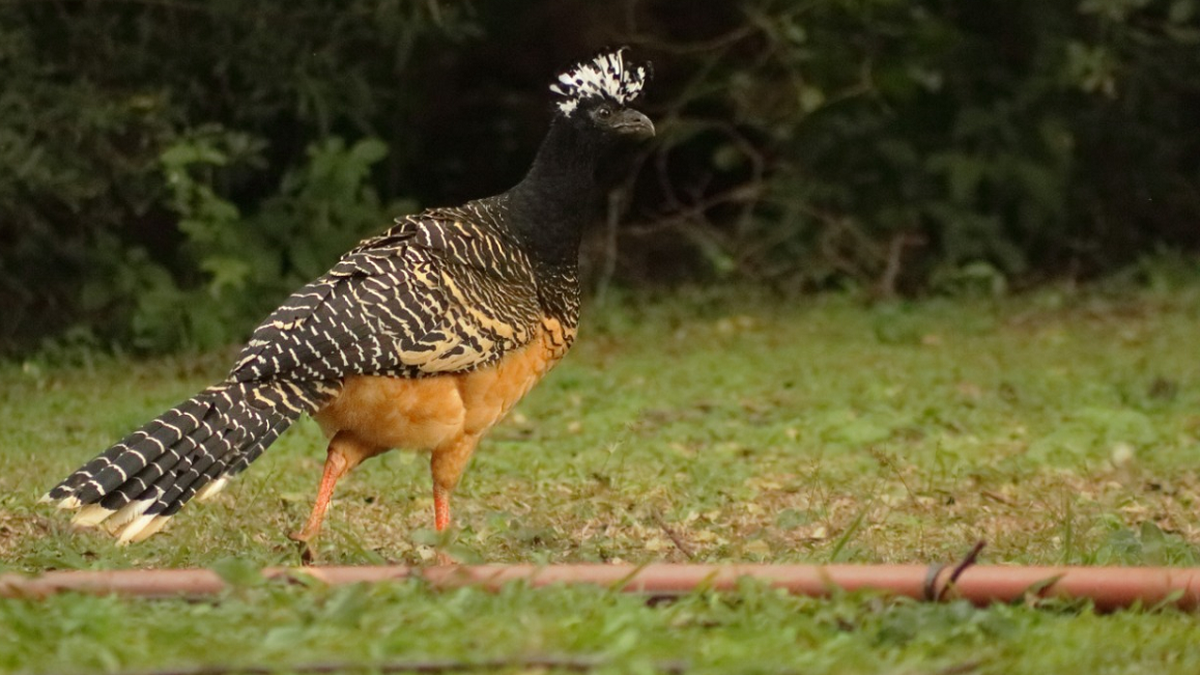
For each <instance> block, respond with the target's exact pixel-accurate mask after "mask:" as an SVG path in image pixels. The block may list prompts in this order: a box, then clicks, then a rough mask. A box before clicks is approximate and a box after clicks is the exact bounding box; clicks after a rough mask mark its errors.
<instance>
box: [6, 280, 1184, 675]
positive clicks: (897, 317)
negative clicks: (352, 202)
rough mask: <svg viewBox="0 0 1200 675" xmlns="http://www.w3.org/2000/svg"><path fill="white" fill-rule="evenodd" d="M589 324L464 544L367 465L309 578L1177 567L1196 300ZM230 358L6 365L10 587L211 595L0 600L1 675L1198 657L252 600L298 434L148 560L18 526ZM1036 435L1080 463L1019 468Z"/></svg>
mask: <svg viewBox="0 0 1200 675" xmlns="http://www.w3.org/2000/svg"><path fill="white" fill-rule="evenodd" d="M887 323H896V324H902V327H901V329H899V330H897V331H896V332H895V333H888V332H886V331H883V330H882V327H883V326H884V325H885V324H887ZM583 329H584V330H583V331H582V333H581V339H580V342H579V344H578V345H577V346H576V347H575V350H574V351H573V353H572V354H571V355H570V356H569V357H568V358H567V359H566V360H565V361H564V362H563V364H562V365H561V366H559V367H558V368H557V369H556V370H555V371H554V372H553V373H551V374H550V375H549V376H548V378H547V379H546V381H545V382H544V383H543V384H541V385H539V387H538V388H536V389H535V390H534V391H533V392H531V393H530V396H529V397H528V398H527V399H526V400H525V401H523V402H522V403H521V405H520V407H519V408H518V410H516V411H514V413H513V415H511V416H510V418H509V419H508V420H506V421H505V422H504V423H503V424H502V425H501V426H500V427H498V428H497V429H496V430H495V431H494V433H492V434H491V435H489V437H488V438H487V439H485V440H484V443H483V445H482V446H481V448H480V452H479V453H478V454H477V456H476V457H475V458H474V459H473V460H472V463H471V467H470V470H469V471H468V472H467V474H466V476H465V480H464V481H463V483H462V485H461V486H460V487H459V489H458V491H457V493H456V497H455V500H454V509H455V523H456V526H455V528H452V530H451V531H449V532H447V533H444V534H438V533H434V532H431V531H430V530H428V529H424V528H428V527H430V525H431V520H432V499H431V498H430V496H429V485H430V479H429V462H428V458H427V456H425V455H421V454H418V453H410V452H403V451H396V452H391V453H387V454H385V455H382V456H380V457H378V458H376V459H372V460H370V461H368V462H366V463H364V464H363V465H362V466H361V467H359V468H358V469H356V470H355V471H354V472H353V473H352V474H351V475H350V476H348V477H347V478H345V479H343V480H342V481H341V482H340V483H339V484H338V489H337V493H336V496H335V503H334V507H333V508H332V510H331V512H330V515H329V518H328V520H327V523H326V529H325V531H324V534H323V535H322V538H321V540H320V541H319V542H318V544H317V548H318V561H319V562H320V563H322V564H329V565H361V564H379V563H383V562H392V563H407V564H421V563H422V562H424V561H428V560H430V559H431V558H432V555H433V552H432V550H431V549H430V547H431V546H444V547H445V548H446V549H447V550H449V551H451V552H452V553H454V554H455V555H457V556H461V558H460V559H464V560H467V561H472V560H478V561H482V562H494V563H531V562H533V563H536V562H540V561H545V562H548V563H589V562H590V563H597V562H604V561H614V560H616V559H620V560H623V561H625V562H628V563H633V564H640V563H651V562H685V561H688V560H689V558H690V559H691V560H693V561H695V562H709V563H742V562H751V561H763V562H768V563H808V564H811V563H824V562H827V561H830V560H838V561H845V562H850V563H868V562H869V563H896V564H919V565H928V564H930V563H935V562H946V563H951V562H953V561H955V560H959V559H961V557H962V555H963V554H964V552H965V551H966V550H968V549H969V548H970V546H971V544H973V543H974V542H975V541H976V540H977V539H979V538H983V539H985V540H986V542H987V546H986V547H985V548H984V550H983V552H982V557H981V558H980V562H982V563H984V564H1004V563H1014V564H1031V565H1058V564H1062V563H1071V564H1104V565H1171V566H1185V565H1186V566H1190V565H1196V564H1198V563H1200V532H1198V531H1197V529H1196V525H1195V514H1196V513H1197V508H1198V507H1200V473H1198V471H1197V467H1196V464H1195V457H1196V456H1197V451H1198V450H1200V419H1198V418H1197V410H1200V361H1198V360H1197V359H1194V358H1190V359H1189V358H1181V356H1180V355H1181V354H1184V355H1186V354H1189V353H1191V352H1190V351H1189V350H1191V349H1192V348H1193V347H1194V344H1195V337H1196V335H1197V333H1198V332H1200V278H1193V280H1192V282H1191V283H1189V284H1187V285H1183V286H1180V287H1178V288H1176V289H1174V290H1172V291H1170V292H1169V293H1167V292H1163V291H1162V290H1160V289H1149V290H1144V291H1140V292H1137V293H1124V294H1116V293H1113V292H1111V291H1107V292H1103V293H1098V292H1092V293H1080V292H1077V291H1074V292H1073V291H1071V290H1069V289H1053V290H1048V291H1043V292H1042V293H1041V294H1038V295H1032V294H1031V295H1027V296H1024V297H1019V298H998V299H995V300H992V301H989V302H986V303H981V302H978V301H974V300H971V299H965V300H953V301H951V300H945V299H940V298H939V299H932V300H925V301H911V302H905V303H892V304H880V305H877V306H874V307H864V306H862V304H861V303H856V302H851V301H847V300H846V299H844V298H838V297H830V296H824V297H820V298H815V299H811V300H809V301H806V302H804V303H794V304H783V303H779V302H778V301H777V300H775V299H772V298H769V297H763V296H762V295H761V294H756V293H755V292H754V290H753V289H745V288H741V289H734V290H726V291H725V292H724V293H721V292H716V291H714V290H712V289H707V290H703V291H693V292H686V293H678V294H676V295H675V296H674V297H673V298H672V299H671V301H669V302H663V301H658V302H636V301H629V302H626V303H623V304H621V305H619V306H614V307H608V308H605V309H603V310H602V311H598V312H591V313H589V314H588V315H587V318H586V321H585V325H584V326H583ZM228 358H229V357H228V354H227V353H223V352H218V353H214V354H212V355H210V356H206V357H194V356H193V357H183V356H179V355H174V356H166V357H158V358H137V359H131V358H127V357H96V358H94V359H93V361H92V362H90V363H80V364H77V365H72V366H66V365H63V364H61V363H58V362H54V361H51V362H49V363H43V362H37V361H30V362H28V363H26V364H24V365H17V364H11V363H10V364H0V378H2V379H3V380H4V381H5V382H6V385H7V386H5V387H0V409H3V410H4V411H5V424H4V425H0V448H4V451H3V452H0V572H3V571H16V572H36V571H39V570H44V569H50V568H54V569H114V568H120V569H146V568H154V567H199V568H206V569H212V570H214V571H215V572H217V573H218V574H219V575H220V576H221V577H222V579H224V580H225V581H227V582H228V583H230V584H232V585H233V586H234V588H232V589H231V590H230V591H228V592H226V593H224V594H222V595H221V596H218V597H216V598H213V599H212V600H213V601H211V602H209V601H197V600H196V599H195V598H189V599H155V600H122V599H119V598H112V597H93V596H89V595H84V594H65V595H60V596H55V597H51V598H48V599H44V600H36V599H7V600H0V671H3V672H29V673H50V672H54V673H57V672H66V673H76V672H93V671H99V670H104V671H106V672H150V671H167V670H172V671H184V670H188V669H193V668H203V667H204V666H209V665H213V666H231V667H233V668H235V669H236V668H238V667H242V668H244V669H246V670H257V669H259V668H277V669H279V670H280V671H286V670H287V669H288V668H289V667H292V666H300V665H302V664H337V663H352V664H356V665H361V666H363V667H362V668H361V670H364V671H368V672H369V671H372V670H373V669H372V667H371V666H372V665H375V666H378V670H395V671H402V670H404V669H403V668H400V667H399V666H396V667H393V668H385V667H383V665H382V664H392V665H396V664H398V663H400V662H417V661H420V662H440V661H443V660H454V661H464V662H471V663H477V662H478V661H481V660H484V659H492V658H495V659H502V660H505V659H511V660H512V661H513V663H514V665H513V667H512V668H510V669H507V670H511V671H513V672H518V671H519V672H524V671H527V670H542V669H534V668H523V667H520V663H519V660H520V659H521V658H523V657H524V658H528V657H531V656H545V655H549V656H570V657H578V658H581V659H596V660H598V661H600V662H602V663H604V664H607V666H608V667H607V668H598V669H597V671H598V672H613V673H628V672H639V671H640V670H652V669H650V668H649V666H651V665H654V664H656V663H661V662H666V661H671V662H677V661H685V662H686V663H687V669H686V670H687V672H688V673H698V674H699V673H731V672H747V671H749V672H763V673H785V672H799V673H830V674H836V675H844V674H846V673H938V672H942V673H947V672H979V673H987V674H992V673H996V674H1000V673H1043V672H1047V673H1063V672H1087V673H1091V672H1097V673H1129V674H1130V675H1135V674H1144V673H1151V672H1152V673H1170V674H1174V673H1179V674H1180V675H1184V674H1187V675H1191V674H1192V673H1195V672H1196V671H1197V669H1198V668H1200V622H1197V620H1196V616H1195V614H1194V612H1192V613H1183V612H1178V611H1175V610H1172V609H1169V608H1155V607H1142V608H1137V609H1130V610H1124V611H1118V612H1113V613H1107V614H1103V615H1102V614H1098V613H1096V612H1094V611H1092V609H1091V608H1090V607H1089V606H1088V605H1087V604H1086V603H1082V602H1076V603H1069V604H1064V603H1054V602H1052V603H1049V604H1048V606H1047V605H1042V606H1040V607H1034V606H1030V605H1028V604H1026V603H1017V604H1013V605H994V606H991V607H988V608H985V609H977V608H973V607H971V606H970V605H968V604H967V603H964V602H947V603H945V604H936V605H935V604H926V603H916V602H912V601H908V600H888V599H885V598H881V597H879V596H875V595H868V594H857V593H855V594H845V593H839V594H836V595H835V596H834V597H831V598H800V597H792V596H788V595H786V594H783V593H781V592H778V591H775V590H771V589H768V588H765V587H764V586H762V585H759V584H754V583H742V584H740V585H739V586H738V588H737V589H736V590H735V591H733V592H730V593H723V594H719V593H711V592H697V593H692V594H688V595H686V596H683V597H679V598H675V599H673V600H671V601H669V602H654V603H647V602H646V599H645V598H644V597H641V596H638V595H629V594H621V593H616V592H610V591H607V590H605V589H601V588H582V587H566V586H557V587H548V588H540V589H534V588H530V587H528V586H525V585H521V584H514V585H509V586H506V587H504V588H503V589H500V590H499V591H494V592H493V591H488V590H485V589H481V588H467V589H459V590H450V591H436V590H434V589H432V588H431V587H430V586H429V585H427V584H423V583H421V582H419V581H413V582H410V583H396V584H380V585H370V586H368V585H355V586H346V587H340V588H326V587H324V586H322V585H320V584H318V583H277V582H267V581H265V580H264V579H263V578H262V577H261V575H259V574H258V570H259V569H260V568H261V567H263V566H268V565H286V566H294V565H297V564H298V563H299V554H298V551H297V549H296V547H295V544H294V542H291V541H289V540H288V539H287V538H286V535H285V533H286V532H289V531H292V530H294V529H295V528H296V527H297V526H298V525H299V524H301V523H302V522H303V520H304V518H305V517H306V516H307V513H308V509H309V507H310V506H311V500H312V499H313V496H314V494H315V491H316V485H317V482H318V481H319V478H320V475H321V466H322V462H323V460H324V452H322V450H323V448H324V447H325V445H324V444H325V439H324V438H323V437H322V435H321V433H320V432H319V430H318V429H317V425H316V424H315V423H312V422H311V421H302V422H300V423H298V424H297V425H296V426H295V427H294V428H293V429H292V430H290V431H288V432H287V433H286V434H285V435H284V436H283V437H282V438H280V439H279V441H278V442H277V443H276V444H275V445H273V446H272V447H271V449H270V450H269V451H267V452H266V454H265V455H264V456H263V457H262V458H261V459H259V460H258V461H257V462H256V463H255V464H254V466H253V467H251V469H250V470H248V471H247V472H245V473H244V474H241V475H239V476H238V477H237V479H236V480H235V481H234V482H233V483H232V484H231V485H230V486H229V487H228V488H227V489H226V490H225V491H224V492H222V493H221V494H220V495H218V496H217V497H216V498H215V499H214V500H212V501H210V502H206V503H203V504H200V503H194V504H191V505H189V506H188V507H187V508H186V509H184V510H183V511H182V512H181V513H180V514H179V515H178V516H176V517H175V518H174V519H173V520H172V522H171V524H170V525H169V526H168V527H167V529H166V530H165V531H164V532H162V533H161V534H158V535H156V536H155V537H153V538H151V539H149V540H148V541H146V542H144V543H141V544H137V545H133V546H117V545H116V544H115V542H114V541H113V540H112V538H111V537H109V536H108V535H106V534H103V533H99V532H86V531H76V530H74V529H72V528H71V527H70V526H69V525H68V522H67V518H66V516H65V514H64V513H62V512H60V511H57V510H56V509H54V508H53V506H50V505H45V504H38V503H37V498H38V496H40V495H41V494H42V492H43V490H45V489H46V488H48V487H49V486H50V485H52V484H53V483H54V481H55V480H57V479H59V478H61V477H62V476H63V475H65V473H66V472H67V471H69V470H71V469H73V468H74V467H76V466H78V464H79V463H80V462H82V461H85V460H86V459H88V458H90V457H91V456H92V455H93V454H94V452H96V451H97V450H99V449H100V448H103V447H105V446H107V445H108V444H109V443H111V442H112V441H113V440H115V439H117V438H120V437H121V436H122V435H124V434H125V433H127V432H128V430H129V429H131V428H134V427H136V426H137V425H138V424H140V423H142V422H144V421H145V420H146V419H148V418H150V417H151V416H153V415H155V414H157V413H159V412H161V411H162V410H163V409H164V408H165V407H166V406H169V405H171V404H173V403H175V402H176V401H178V400H180V399H181V398H182V397H184V396H186V395H188V394H190V393H192V392H194V391H195V390H197V389H198V388H200V387H202V386H205V385H207V384H209V383H211V381H212V380H213V379H214V378H216V377H219V376H220V375H221V374H222V373H224V372H225V368H227V367H228ZM1164 377H1168V378H1170V380H1171V382H1173V384H1164V383H1161V382H1160V380H1161V379H1162V378H1164ZM98 391H102V392H104V393H105V395H104V396H103V397H97V396H96V392H98ZM1171 391H1174V393H1173V394H1171V393H1170V392H1171ZM1141 392H1144V394H1143V395H1134V394H1135V393H1141ZM1043 439H1051V442H1052V443H1053V444H1054V445H1055V447H1059V448H1062V447H1073V448H1076V449H1075V450H1073V451H1072V452H1041V451H1039V450H1038V448H1037V444H1038V443H1039V441H1042V440H1043ZM1113 443H1124V444H1128V445H1129V446H1130V448H1128V449H1126V450H1125V451H1123V455H1118V453H1114V452H1113V448H1112V447H1111V444H1113ZM676 542H679V543H678V544H677V543H676ZM681 546H682V547H684V548H686V549H687V551H688V553H686V554H685V553H684V552H682V551H681V550H680V547H681ZM231 556H232V557H231ZM218 644H219V645H221V648H220V649H214V647H213V646H214V645H218ZM345 670H346V671H349V670H357V669H352V668H349V667H347V668H345ZM463 670H472V669H471V668H467V667H464V668H463ZM475 670H478V669H475ZM498 670H502V671H505V670H506V669H498ZM546 670H548V671H550V672H558V671H557V670H555V669H546Z"/></svg>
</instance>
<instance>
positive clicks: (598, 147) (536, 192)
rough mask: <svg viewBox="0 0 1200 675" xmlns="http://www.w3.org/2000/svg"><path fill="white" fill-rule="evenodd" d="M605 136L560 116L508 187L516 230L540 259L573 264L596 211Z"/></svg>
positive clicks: (545, 262)
mask: <svg viewBox="0 0 1200 675" xmlns="http://www.w3.org/2000/svg"><path fill="white" fill-rule="evenodd" d="M607 145H608V144H607V143H606V141H605V139H604V138H603V136H602V135H601V134H599V133H596V132H595V131H594V130H589V129H586V128H581V125H579V124H578V123H576V122H575V121H574V120H571V119H568V118H563V117H559V116H556V117H555V118H554V121H553V122H552V123H551V125H550V130H549V131H548V132H547V133H546V138H545V140H543V141H542V145H541V147H540V148H539V149H538V153H537V156H536V157H535V158H534V160H533V166H531V167H530V169H529V173H528V174H526V175H525V178H524V179H523V180H522V181H521V182H520V183H518V184H517V185H516V187H514V188H512V189H511V190H509V191H508V196H509V199H510V202H509V203H510V206H511V208H512V213H513V216H515V217H513V218H512V219H511V220H512V223H513V225H514V226H515V227H514V232H515V234H516V235H517V236H518V237H519V238H520V239H521V243H522V244H523V245H524V246H525V248H526V251H527V253H528V254H529V255H531V256H533V257H534V258H535V259H536V262H537V263H540V264H544V265H551V266H555V267H557V266H561V265H566V266H568V267H570V268H572V269H573V268H574V267H575V265H576V263H577V259H578V256H579V243H580V241H581V239H582V236H583V228H584V227H585V226H586V225H587V224H588V221H589V220H590V219H591V218H592V217H593V215H594V213H595V207H596V202H597V197H598V195H597V193H598V188H597V186H596V166H597V164H598V162H599V160H600V158H601V156H602V154H603V153H604V151H605V149H606V146H607Z"/></svg>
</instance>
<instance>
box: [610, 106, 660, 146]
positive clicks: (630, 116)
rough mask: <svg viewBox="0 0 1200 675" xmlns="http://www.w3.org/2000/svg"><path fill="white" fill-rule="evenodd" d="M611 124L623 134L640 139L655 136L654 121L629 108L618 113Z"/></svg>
mask: <svg viewBox="0 0 1200 675" xmlns="http://www.w3.org/2000/svg"><path fill="white" fill-rule="evenodd" d="M611 124H612V126H613V128H614V129H616V130H617V133H618V134H621V135H622V136H629V137H631V138H634V139H638V140H641V139H646V138H651V137H653V136H654V123H653V122H651V121H650V118H649V117H646V116H645V115H643V114H642V113H640V112H638V111H636V110H631V109H629V108H626V109H625V110H622V111H621V112H619V113H617V115H616V117H614V118H613V120H612V122H611Z"/></svg>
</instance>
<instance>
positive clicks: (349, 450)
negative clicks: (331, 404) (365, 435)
mask: <svg viewBox="0 0 1200 675" xmlns="http://www.w3.org/2000/svg"><path fill="white" fill-rule="evenodd" d="M327 452H328V454H327V455H326V456H325V471H324V473H322V474H321V487H320V489H319V490H318V491H317V501H316V503H314V504H313V509H312V513H311V514H310V515H309V516H308V523H307V524H306V525H305V526H304V529H303V530H301V531H299V532H293V533H292V534H289V535H288V538H289V539H292V540H294V541H299V542H304V543H307V542H310V541H312V540H313V539H316V538H317V535H318V534H319V533H320V532H321V523H323V522H324V521H325V512H326V511H328V510H329V502H330V501H331V500H332V499H333V489H334V487H335V486H336V485H337V482H338V480H339V479H340V478H341V477H342V476H345V475H346V473H347V472H349V471H350V469H353V468H354V467H356V466H358V465H359V464H361V463H362V461H363V460H364V459H366V458H368V457H372V456H374V455H377V454H379V453H380V452H381V450H379V449H377V448H371V447H369V446H366V445H364V444H362V443H361V442H359V441H358V439H357V438H355V437H354V436H353V435H351V434H349V433H347V432H345V431H339V432H338V433H337V434H336V435H334V437H333V438H332V439H330V441H329V449H328V450H327Z"/></svg>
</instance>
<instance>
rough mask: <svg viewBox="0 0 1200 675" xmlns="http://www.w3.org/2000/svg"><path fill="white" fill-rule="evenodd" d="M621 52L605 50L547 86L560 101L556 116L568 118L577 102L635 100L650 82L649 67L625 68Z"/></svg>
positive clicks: (622, 102) (622, 48) (622, 101)
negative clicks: (560, 115)
mask: <svg viewBox="0 0 1200 675" xmlns="http://www.w3.org/2000/svg"><path fill="white" fill-rule="evenodd" d="M624 51H625V47H621V48H619V49H612V50H605V51H603V52H601V53H600V54H598V55H596V56H595V57H593V58H591V59H588V60H585V61H580V62H579V63H577V64H575V65H574V66H572V67H571V68H570V69H569V70H567V71H566V72H564V73H562V74H561V75H559V76H558V80H557V81H556V82H555V83H554V84H551V85H550V91H552V92H554V93H555V94H558V95H559V96H561V97H562V100H560V101H559V102H558V110H559V112H561V113H562V114H563V115H565V116H568V117H569V116H570V115H571V113H572V112H574V111H575V108H577V107H578V106H579V103H580V102H581V101H583V100H585V99H589V98H604V99H608V100H610V101H612V102H613V103H616V104H619V105H627V104H628V103H630V102H632V101H633V100H634V99H636V98H637V97H638V96H639V95H640V94H641V93H642V87H644V86H646V81H647V80H649V79H650V74H651V71H650V64H649V63H645V64H641V65H634V64H626V63H625V58H624V56H623V52H624Z"/></svg>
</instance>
